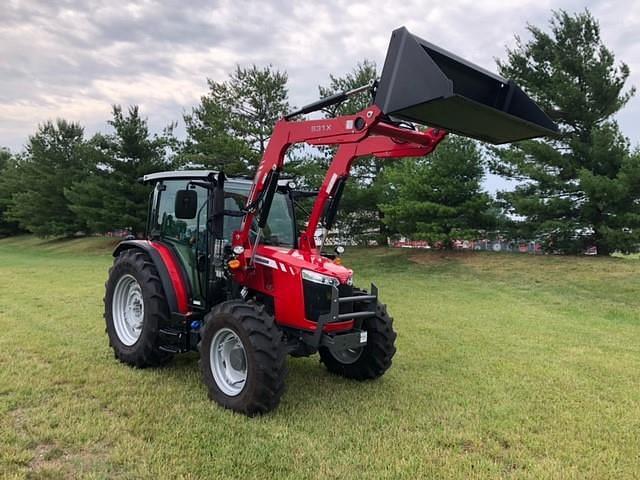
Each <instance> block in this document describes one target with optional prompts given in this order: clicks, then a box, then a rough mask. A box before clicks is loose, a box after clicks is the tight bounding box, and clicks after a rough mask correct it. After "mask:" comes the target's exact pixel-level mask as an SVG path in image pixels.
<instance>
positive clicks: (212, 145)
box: [181, 65, 289, 175]
mask: <svg viewBox="0 0 640 480" xmlns="http://www.w3.org/2000/svg"><path fill="white" fill-rule="evenodd" d="M208 82H209V93H208V94H207V95H205V96H203V97H202V98H201V101H200V105H198V106H196V107H195V108H194V109H193V110H192V112H191V113H190V114H188V115H185V117H184V120H185V123H186V130H187V140H186V142H185V145H184V149H183V151H182V154H181V161H182V163H183V164H191V165H201V166H204V167H209V168H214V169H219V170H224V171H225V172H226V173H227V174H229V175H241V174H251V173H253V172H254V171H255V168H256V167H257V165H258V164H259V163H260V159H261V158H262V155H263V154H264V151H265V148H266V146H267V143H268V141H269V137H270V136H271V132H272V131H273V127H274V125H275V123H276V121H277V120H279V119H280V118H282V117H283V116H284V115H285V114H286V113H287V112H288V111H289V103H288V101H287V95H288V93H287V74H286V73H285V72H280V71H278V70H274V68H273V67H272V66H268V67H266V68H258V67H256V66H255V65H253V66H251V67H249V68H241V67H240V66H238V67H237V68H236V71H235V72H234V73H233V74H231V75H230V76H229V79H228V80H226V81H224V82H215V81H213V80H209V81H208Z"/></svg>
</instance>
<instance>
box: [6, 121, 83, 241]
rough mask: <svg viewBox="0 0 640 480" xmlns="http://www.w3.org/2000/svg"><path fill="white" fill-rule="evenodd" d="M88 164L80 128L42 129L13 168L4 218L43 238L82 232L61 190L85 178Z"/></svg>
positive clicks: (69, 125)
mask: <svg viewBox="0 0 640 480" xmlns="http://www.w3.org/2000/svg"><path fill="white" fill-rule="evenodd" d="M91 161H92V160H91V152H90V150H88V149H87V148H86V142H85V140H84V132H83V128H82V127H81V126H80V125H79V124H77V123H70V122H67V121H65V120H57V121H56V122H55V123H53V122H46V123H44V124H43V125H41V126H40V127H39V128H38V131H37V132H36V133H35V134H34V135H33V136H31V137H29V141H28V143H27V146H26V151H25V153H24V154H23V155H21V156H20V158H19V159H18V161H17V163H16V164H15V171H14V172H13V174H12V175H13V178H12V186H11V190H12V192H13V193H12V195H11V198H10V200H9V205H8V206H7V211H6V218H7V219H9V220H13V221H15V222H17V223H18V225H19V226H20V228H22V229H24V230H28V231H30V232H33V233H35V234H36V235H39V236H43V237H47V236H61V235H71V234H74V233H76V232H78V231H82V230H84V228H85V224H84V223H83V222H82V221H81V220H79V219H78V217H77V216H76V215H75V214H74V212H73V211H71V209H70V208H69V202H68V200H67V199H66V198H65V196H64V189H65V188H66V187H68V186H70V185H71V184H72V183H73V182H77V181H80V180H82V179H84V178H86V176H87V174H88V171H89V168H90V164H91Z"/></svg>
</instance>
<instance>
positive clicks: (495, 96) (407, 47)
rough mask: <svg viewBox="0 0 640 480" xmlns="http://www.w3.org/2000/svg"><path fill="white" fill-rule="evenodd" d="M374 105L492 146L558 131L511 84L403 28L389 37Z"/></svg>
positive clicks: (409, 119)
mask: <svg viewBox="0 0 640 480" xmlns="http://www.w3.org/2000/svg"><path fill="white" fill-rule="evenodd" d="M374 103H375V104H376V105H377V106H378V107H379V108H380V109H381V110H382V112H383V113H384V114H386V115H389V116H391V117H396V118H399V119H402V120H408V121H410V122H414V123H420V124H423V125H429V126H432V127H439V128H443V129H445V130H448V131H451V132H455V133H458V134H461V135H464V136H467V137H472V138H476V139H478V140H483V141H486V142H490V143H495V144H499V143H508V142H515V141H518V140H524V139H527V138H534V137H540V136H544V135H553V134H555V133H557V130H558V127H557V126H556V125H555V123H553V121H551V119H550V118H549V117H548V116H547V115H546V114H545V113H544V112H543V111H542V110H540V108H539V107H538V106H537V105H536V104H535V102H534V101H533V100H531V99H530V98H529V97H528V96H527V94H526V93H524V92H523V91H522V90H521V89H520V88H519V87H518V86H517V85H516V84H515V83H513V82H512V81H510V80H506V79H504V78H502V77H500V76H498V75H495V74H493V73H490V72H488V71H486V70H484V69H482V68H480V67H478V66H476V65H474V64H472V63H470V62H467V61H466V60H463V59H462V58H460V57H458V56H456V55H454V54H452V53H449V52H447V51H446V50H443V49H441V48H440V47H437V46H435V45H433V44H431V43H429V42H427V41H425V40H422V39H421V38H418V37H416V36H415V35H412V34H411V33H409V31H408V30H407V29H406V28H404V27H402V28H399V29H397V30H394V32H393V34H392V35H391V42H390V44H389V50H388V51H387V58H386V60H385V62H384V68H383V69H382V76H381V78H380V82H379V84H378V88H377V91H376V96H375V100H374Z"/></svg>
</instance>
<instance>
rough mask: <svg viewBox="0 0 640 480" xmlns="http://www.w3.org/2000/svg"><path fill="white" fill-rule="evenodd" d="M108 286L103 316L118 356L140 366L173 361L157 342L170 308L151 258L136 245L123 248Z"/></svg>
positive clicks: (125, 361) (124, 360)
mask: <svg viewBox="0 0 640 480" xmlns="http://www.w3.org/2000/svg"><path fill="white" fill-rule="evenodd" d="M105 287H106V295H105V297H104V319H105V322H106V324H107V335H108V336H109V345H110V346H111V347H112V348H113V352H114V355H115V357H116V358H117V359H118V360H120V361H121V362H123V363H126V364H128V365H131V366H134V367H138V368H145V367H156V366H160V365H163V364H165V363H167V362H168V361H169V360H171V358H172V356H173V355H172V354H171V353H168V352H164V351H162V350H160V348H159V345H158V330H159V329H160V325H161V324H162V323H163V322H164V321H166V320H167V319H168V318H169V307H168V304H167V300H166V297H165V293H164V290H163V289H162V284H161V283H160V277H159V276H158V271H157V270H156V267H155V265H154V264H153V262H152V261H151V258H149V256H148V255H147V254H146V253H145V252H143V251H142V250H139V249H136V248H131V249H128V250H124V251H123V252H122V253H120V255H118V257H117V258H116V259H115V260H114V262H113V267H111V269H110V270H109V279H108V280H107V283H106V284H105Z"/></svg>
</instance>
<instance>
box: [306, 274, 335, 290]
mask: <svg viewBox="0 0 640 480" xmlns="http://www.w3.org/2000/svg"><path fill="white" fill-rule="evenodd" d="M302 279H303V280H308V281H310V282H313V283H319V284H320V285H331V286H333V287H337V286H338V285H340V282H339V281H338V279H337V278H335V277H330V276H328V275H322V274H321V273H317V272H312V271H311V270H302Z"/></svg>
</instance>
